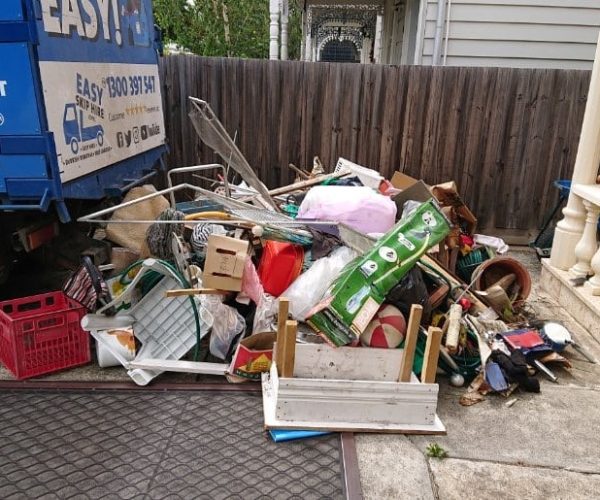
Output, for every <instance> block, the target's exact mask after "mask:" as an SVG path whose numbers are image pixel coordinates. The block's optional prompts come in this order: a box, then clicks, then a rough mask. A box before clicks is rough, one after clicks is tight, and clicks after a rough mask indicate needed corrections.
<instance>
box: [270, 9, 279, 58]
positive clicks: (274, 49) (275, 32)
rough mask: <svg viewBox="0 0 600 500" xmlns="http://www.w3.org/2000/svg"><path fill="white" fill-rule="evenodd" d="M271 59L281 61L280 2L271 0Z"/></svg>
mask: <svg viewBox="0 0 600 500" xmlns="http://www.w3.org/2000/svg"><path fill="white" fill-rule="evenodd" d="M269 18H270V19H271V24H270V25H269V40H270V41H269V59H279V0H269Z"/></svg>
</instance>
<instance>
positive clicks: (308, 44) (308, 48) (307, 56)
mask: <svg viewBox="0 0 600 500" xmlns="http://www.w3.org/2000/svg"><path fill="white" fill-rule="evenodd" d="M304 44H305V47H304V60H305V61H312V60H313V59H312V37H311V36H310V26H309V27H308V31H307V33H306V40H305V42H304Z"/></svg>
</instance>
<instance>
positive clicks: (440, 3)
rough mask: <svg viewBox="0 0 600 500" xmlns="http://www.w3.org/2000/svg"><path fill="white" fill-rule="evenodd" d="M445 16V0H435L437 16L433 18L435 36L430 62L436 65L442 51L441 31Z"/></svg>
mask: <svg viewBox="0 0 600 500" xmlns="http://www.w3.org/2000/svg"><path fill="white" fill-rule="evenodd" d="M445 17H446V0H437V16H436V18H435V37H434V39H433V55H432V64H433V66H438V65H439V64H440V60H441V53H442V31H443V29H444V21H445Z"/></svg>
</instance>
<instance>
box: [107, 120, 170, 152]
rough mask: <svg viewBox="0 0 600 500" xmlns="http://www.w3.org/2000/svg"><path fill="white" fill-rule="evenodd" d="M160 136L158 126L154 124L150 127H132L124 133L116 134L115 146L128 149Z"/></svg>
mask: <svg viewBox="0 0 600 500" xmlns="http://www.w3.org/2000/svg"><path fill="white" fill-rule="evenodd" d="M158 134H160V125H157V124H156V123H154V124H152V125H142V126H141V127H133V128H132V129H131V130H127V131H126V132H117V145H118V146H119V147H120V148H128V147H130V146H131V144H139V143H140V142H141V141H145V140H147V139H150V137H154V136H155V135H158Z"/></svg>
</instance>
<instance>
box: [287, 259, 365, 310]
mask: <svg viewBox="0 0 600 500" xmlns="http://www.w3.org/2000/svg"><path fill="white" fill-rule="evenodd" d="M356 257H357V253H356V252H355V251H354V250H352V249H350V248H348V247H339V248H337V249H336V250H334V251H333V252H332V253H331V254H330V255H329V256H328V257H323V258H322V259H318V260H317V261H315V263H314V264H313V265H312V266H311V267H310V269H309V270H308V271H306V272H305V273H304V274H301V275H300V276H299V277H298V279H297V280H296V281H294V282H293V283H292V284H291V285H290V286H289V288H288V289H287V290H286V291H285V292H283V293H282V294H281V296H282V297H285V298H286V299H289V301H290V314H291V315H292V318H294V319H296V320H298V321H304V320H305V319H306V315H307V313H308V312H309V311H310V310H311V309H312V308H313V307H314V306H315V305H316V304H317V303H318V302H319V301H320V300H321V298H322V297H323V295H325V292H326V291H327V289H328V288H329V286H330V285H331V283H333V280H334V279H335V278H336V277H337V276H338V274H339V273H340V271H341V270H342V269H343V268H344V266H345V265H346V264H348V263H349V262H350V261H351V260H353V259H355V258H356Z"/></svg>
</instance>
